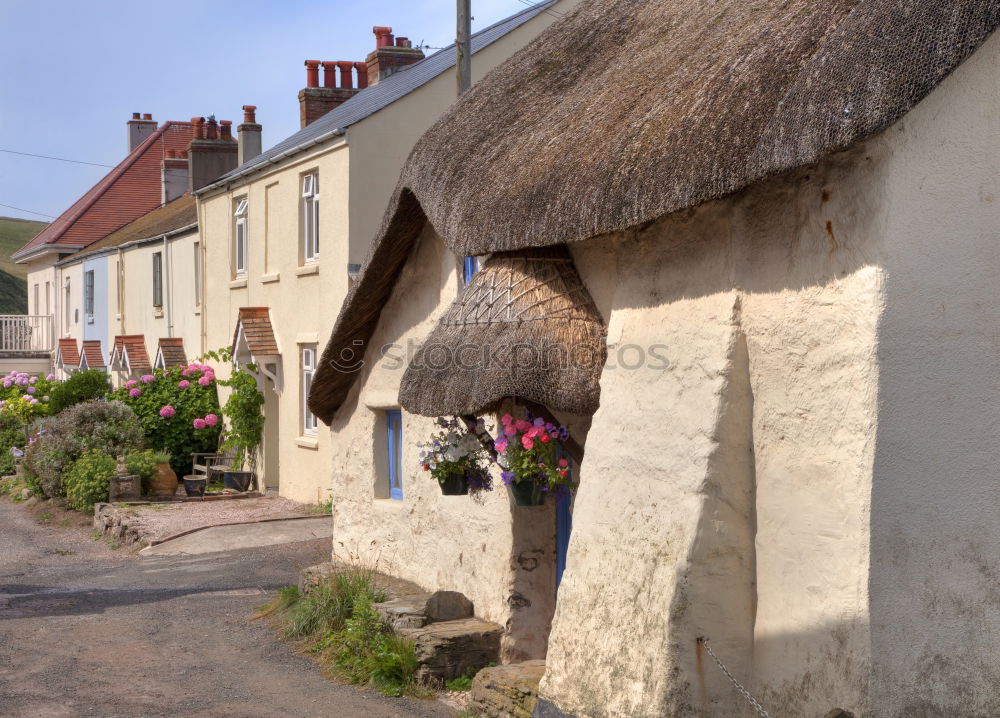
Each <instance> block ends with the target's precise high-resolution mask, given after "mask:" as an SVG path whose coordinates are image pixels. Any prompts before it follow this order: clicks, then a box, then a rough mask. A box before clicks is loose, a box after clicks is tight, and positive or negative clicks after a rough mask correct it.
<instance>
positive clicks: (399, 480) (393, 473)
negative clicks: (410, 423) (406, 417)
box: [385, 409, 403, 501]
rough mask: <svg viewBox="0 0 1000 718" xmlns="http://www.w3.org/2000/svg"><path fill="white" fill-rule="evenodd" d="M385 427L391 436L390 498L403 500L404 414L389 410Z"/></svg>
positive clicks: (389, 444) (389, 442) (389, 443)
mask: <svg viewBox="0 0 1000 718" xmlns="http://www.w3.org/2000/svg"><path fill="white" fill-rule="evenodd" d="M385 425H386V428H387V429H388V432H389V435H388V437H387V439H388V442H387V446H388V448H389V498H391V499H395V500H396V501H402V500H403V464H402V461H401V460H400V459H401V454H402V447H403V436H402V434H403V414H402V412H401V411H400V410H399V409H388V410H387V411H386V412H385Z"/></svg>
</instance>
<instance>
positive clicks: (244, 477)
mask: <svg viewBox="0 0 1000 718" xmlns="http://www.w3.org/2000/svg"><path fill="white" fill-rule="evenodd" d="M222 483H223V485H224V486H225V487H226V488H227V489H234V490H236V491H239V492H240V493H243V492H245V491H249V490H250V484H252V483H253V472H252V471H226V472H223V474H222Z"/></svg>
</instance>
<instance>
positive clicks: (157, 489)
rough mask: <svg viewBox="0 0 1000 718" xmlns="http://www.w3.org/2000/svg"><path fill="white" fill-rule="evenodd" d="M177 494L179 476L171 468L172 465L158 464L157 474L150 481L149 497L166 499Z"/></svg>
mask: <svg viewBox="0 0 1000 718" xmlns="http://www.w3.org/2000/svg"><path fill="white" fill-rule="evenodd" d="M176 493H177V474H175V473H174V470H173V469H171V468H170V464H168V463H162V464H157V465H156V473H155V474H153V477H152V478H151V479H150V480H149V495H150V496H158V497H161V498H165V497H169V496H173V495H174V494H176Z"/></svg>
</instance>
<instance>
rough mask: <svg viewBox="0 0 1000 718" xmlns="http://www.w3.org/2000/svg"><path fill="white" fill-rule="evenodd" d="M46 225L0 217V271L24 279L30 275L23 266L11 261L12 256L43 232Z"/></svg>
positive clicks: (28, 220)
mask: <svg viewBox="0 0 1000 718" xmlns="http://www.w3.org/2000/svg"><path fill="white" fill-rule="evenodd" d="M45 225H46V222H33V221H31V220H30V219H14V218H13V217H0V270H3V271H4V272H7V274H12V275H14V276H15V277H17V278H19V279H24V278H25V277H26V276H27V274H28V269H27V267H25V266H24V265H23V264H14V263H13V262H12V261H11V260H10V255H11V254H13V253H14V252H16V251H17V250H19V249H20V248H21V247H22V246H23V245H24V243H25V242H27V241H28V240H29V239H31V238H32V237H34V236H35V235H36V234H38V233H39V232H41V231H42V228H43V227H45Z"/></svg>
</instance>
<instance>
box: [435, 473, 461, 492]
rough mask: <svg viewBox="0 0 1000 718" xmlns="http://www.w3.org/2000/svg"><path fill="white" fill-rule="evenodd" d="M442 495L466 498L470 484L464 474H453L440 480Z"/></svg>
mask: <svg viewBox="0 0 1000 718" xmlns="http://www.w3.org/2000/svg"><path fill="white" fill-rule="evenodd" d="M438 485H440V487H441V493H442V494H444V495H445V496H465V495H467V494H468V493H469V482H468V481H467V480H466V478H465V475H464V474H458V473H455V474H451V475H450V476H447V477H444V478H440V479H438Z"/></svg>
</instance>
